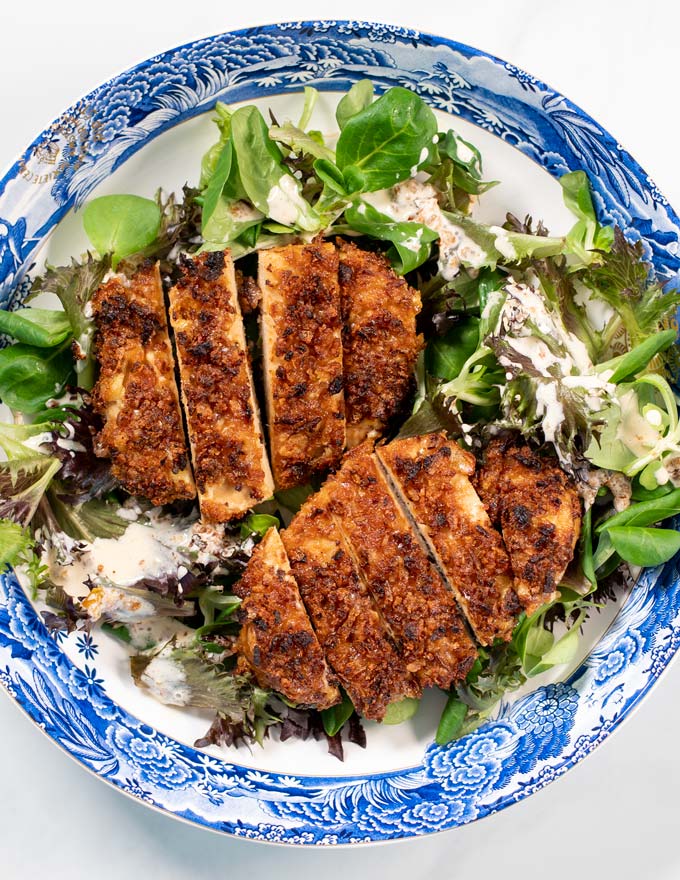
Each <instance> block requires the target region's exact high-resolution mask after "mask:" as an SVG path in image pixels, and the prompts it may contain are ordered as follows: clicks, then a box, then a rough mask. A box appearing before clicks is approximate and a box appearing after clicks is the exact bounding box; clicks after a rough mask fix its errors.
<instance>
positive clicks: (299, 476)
mask: <svg viewBox="0 0 680 880" xmlns="http://www.w3.org/2000/svg"><path fill="white" fill-rule="evenodd" d="M258 281H259V284H260V290H261V293H262V306H261V309H262V311H261V326H262V346H263V358H264V383H265V392H266V401H267V416H268V421H269V447H270V454H271V463H272V470H273V472H274V480H275V482H276V486H277V488H279V489H287V488H291V487H293V486H298V485H302V484H303V483H306V482H308V481H309V478H310V477H312V476H313V475H315V474H317V473H320V472H323V471H325V470H327V469H329V468H332V467H334V466H335V465H336V464H337V463H338V462H339V461H340V457H341V456H342V450H343V449H344V446H345V398H344V395H343V374H342V337H341V330H342V318H341V313H340V290H339V287H338V255H337V252H336V250H335V247H334V245H333V244H331V243H328V242H312V243H311V244H300V245H289V246H287V247H280V248H272V249H271V250H265V251H261V252H260V257H259V269H258Z"/></svg>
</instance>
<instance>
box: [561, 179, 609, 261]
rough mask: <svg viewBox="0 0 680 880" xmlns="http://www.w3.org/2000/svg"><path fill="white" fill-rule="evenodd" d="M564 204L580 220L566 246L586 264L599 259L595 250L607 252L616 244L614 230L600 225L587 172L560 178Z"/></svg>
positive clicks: (570, 234) (569, 235)
mask: <svg viewBox="0 0 680 880" xmlns="http://www.w3.org/2000/svg"><path fill="white" fill-rule="evenodd" d="M559 182H560V186H561V187H562V196H563V198H564V204H565V205H566V206H567V208H569V210H570V211H571V212H572V214H574V215H575V216H576V217H578V221H577V223H576V224H575V225H574V226H573V227H572V229H571V230H570V231H569V232H568V234H567V241H566V243H567V247H568V249H569V251H570V252H571V253H575V254H576V255H577V256H579V257H580V258H581V259H582V260H583V262H584V263H585V264H586V265H587V264H588V263H590V262H592V260H593V258H595V259H599V257H598V255H597V254H592V253H591V252H592V251H593V250H598V251H608V250H609V249H610V248H611V246H612V242H613V241H614V230H613V228H612V227H610V226H600V224H599V223H598V222H597V217H596V215H595V208H594V207H593V200H592V197H591V195H590V184H589V182H588V177H587V175H586V174H585V172H584V171H571V172H569V173H568V174H563V175H562V177H560V181H559Z"/></svg>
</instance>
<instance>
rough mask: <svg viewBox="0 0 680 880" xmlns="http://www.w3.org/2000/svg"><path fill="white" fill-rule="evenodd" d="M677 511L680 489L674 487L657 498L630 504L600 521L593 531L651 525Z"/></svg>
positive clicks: (677, 512)
mask: <svg viewBox="0 0 680 880" xmlns="http://www.w3.org/2000/svg"><path fill="white" fill-rule="evenodd" d="M679 513H680V489H674V490H673V491H672V492H668V493H666V494H665V495H662V496H661V497H659V498H653V499H650V500H649V501H641V502H639V503H638V504H631V505H630V507H627V508H626V509H625V510H622V511H621V512H620V513H615V514H614V516H611V517H610V518H609V519H606V520H605V521H604V522H602V523H600V524H599V525H598V526H597V527H596V529H595V531H596V532H597V533H600V532H603V531H609V530H610V529H612V528H619V527H621V526H651V525H653V524H654V523H657V522H661V520H664V519H668V517H670V516H677V515H678V514H679Z"/></svg>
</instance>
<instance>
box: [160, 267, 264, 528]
mask: <svg viewBox="0 0 680 880" xmlns="http://www.w3.org/2000/svg"><path fill="white" fill-rule="evenodd" d="M180 269H181V277H180V279H179V281H178V282H177V284H176V285H175V287H173V288H172V290H171V291H170V321H171V323H172V327H173V330H174V333H175V342H176V345H177V357H178V361H179V371H180V380H181V387H182V398H183V401H184V407H185V411H186V416H187V427H188V429H189V439H190V441H191V451H192V459H193V466H194V477H195V479H196V486H197V488H198V497H199V502H200V505H201V514H202V516H203V519H205V520H208V521H211V522H227V521H228V520H230V519H234V518H237V517H239V516H242V515H243V514H244V513H245V512H246V511H247V510H248V509H249V508H250V507H252V506H253V505H255V504H257V503H258V502H260V501H263V500H264V499H265V498H268V497H270V496H271V495H272V493H273V491H274V486H273V482H272V478H271V473H270V470H269V462H268V460H267V456H266V453H265V449H264V441H263V438H262V429H261V426H260V419H259V414H258V409H257V402H256V400H255V393H254V390H253V384H252V377H251V374H250V364H249V361H248V350H247V346H246V340H245V335H244V331H243V322H242V319H241V311H240V308H239V304H238V299H237V295H236V282H235V278H234V267H233V263H232V260H231V255H230V254H229V252H228V251H226V252H223V251H214V252H209V253H203V254H199V256H197V257H194V258H193V259H189V258H188V257H181V258H180Z"/></svg>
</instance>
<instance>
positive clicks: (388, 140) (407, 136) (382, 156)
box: [336, 86, 437, 192]
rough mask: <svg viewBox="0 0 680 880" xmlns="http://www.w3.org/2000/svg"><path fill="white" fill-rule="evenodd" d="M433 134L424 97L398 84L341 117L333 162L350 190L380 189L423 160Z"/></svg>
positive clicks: (410, 172) (433, 125)
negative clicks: (342, 123)
mask: <svg viewBox="0 0 680 880" xmlns="http://www.w3.org/2000/svg"><path fill="white" fill-rule="evenodd" d="M436 133H437V120H436V118H435V115H434V113H433V112H432V111H431V110H430V108H429V107H428V106H427V104H425V102H424V101H423V99H422V98H420V97H419V96H418V95H416V94H414V93H413V92H410V91H408V90H407V89H403V88H400V87H398V86H397V87H394V88H391V89H389V90H388V91H387V92H385V94H384V95H382V97H380V98H378V100H377V101H375V102H374V103H373V104H370V105H368V106H366V107H364V109H363V110H360V111H359V112H358V113H355V114H354V115H352V116H350V117H348V118H347V119H346V120H345V123H344V127H343V129H342V132H341V134H340V137H339V139H338V144H337V148H336V162H337V165H338V168H340V170H341V171H342V173H343V175H344V177H345V182H346V183H347V185H348V186H349V187H350V191H351V192H374V191H375V190H378V189H385V188H386V187H390V186H394V185H395V183H398V182H399V181H401V180H407V179H408V178H409V177H411V176H412V175H413V173H414V170H415V169H418V168H420V167H421V166H422V165H423V164H424V163H425V162H426V161H427V159H428V158H429V156H430V153H431V151H432V149H433V146H434V145H433V138H434V137H435V135H436Z"/></svg>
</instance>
